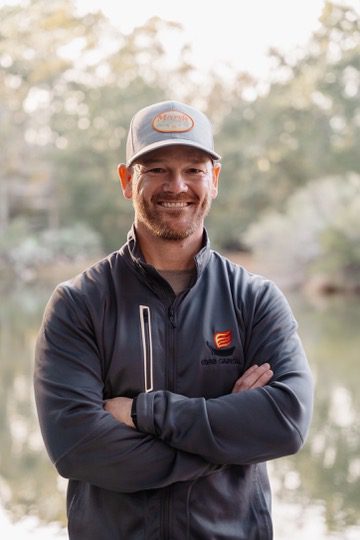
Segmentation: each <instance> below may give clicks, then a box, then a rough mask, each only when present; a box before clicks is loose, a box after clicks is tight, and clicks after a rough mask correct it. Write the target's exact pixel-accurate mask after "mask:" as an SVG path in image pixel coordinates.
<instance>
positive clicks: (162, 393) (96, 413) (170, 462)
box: [35, 230, 313, 540]
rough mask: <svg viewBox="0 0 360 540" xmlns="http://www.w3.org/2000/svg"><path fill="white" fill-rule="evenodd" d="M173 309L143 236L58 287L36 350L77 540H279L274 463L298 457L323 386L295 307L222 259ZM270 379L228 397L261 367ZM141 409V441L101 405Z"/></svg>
mask: <svg viewBox="0 0 360 540" xmlns="http://www.w3.org/2000/svg"><path fill="white" fill-rule="evenodd" d="M195 266H196V276H195V277H194V279H193V281H192V282H191V284H190V286H189V288H188V289H186V290H185V291H183V292H182V293H181V294H179V295H178V296H176V295H175V294H174V292H173V290H172V288H171V287H170V285H169V284H168V282H167V281H165V280H164V279H163V278H162V277H161V276H160V275H159V274H158V272H157V271H156V270H155V269H154V268H153V267H152V266H150V265H148V264H146V263H145V261H144V260H143V258H142V256H141V253H140V252H139V249H138V247H137V244H136V237H135V233H134V230H132V231H130V233H129V235H128V241H127V243H126V244H125V245H124V246H123V247H122V248H121V249H120V250H119V251H117V252H115V253H113V254H111V255H109V256H108V257H107V258H105V259H103V260H102V261H100V262H98V263H97V264H95V265H94V266H92V267H91V268H89V269H87V270H86V271H84V272H83V273H82V274H81V275H79V276H77V277H76V278H74V279H73V280H71V281H67V282H65V283H62V284H61V285H59V286H58V287H57V288H56V290H55V291H54V293H53V295H52V297H51V299H50V301H49V303H48V305H47V308H46V310H45V315H44V320H43V324H42V328H41V331H40V333H39V337H38V340H37V347H36V366H35V396H36V403H37V409H38V415H39V420H40V426H41V430H42V434H43V437H44V441H45V444H46V447H47V450H48V453H49V456H50V458H51V460H52V461H53V463H54V464H55V466H56V468H57V470H58V472H59V473H60V474H61V475H62V476H64V477H66V478H68V479H69V486H68V494H67V511H68V530H69V537H70V539H71V540H122V539H124V540H220V539H221V540H225V539H226V540H235V539H236V540H268V539H271V538H272V523H271V515H270V512H271V494H270V487H269V481H268V476H267V472H266V463H265V462H266V461H267V460H271V459H274V458H279V457H281V456H285V455H288V454H292V453H295V452H297V451H298V450H299V449H300V447H301V446H302V445H303V443H304V440H305V437H306V434H307V430H308V426H309V423H310V418H311V412H312V396H313V386H312V378H311V374H310V371H309V367H308V363H307V360H306V356H305V354H304V350H303V348H302V345H301V342H300V340H299V337H298V335H297V324H296V321H295V319H294V317H293V315H292V312H291V310H290V308H289V305H288V303H287V301H286V299H285V297H284V296H283V294H282V293H281V292H280V291H279V289H278V288H277V287H276V286H275V285H274V284H273V283H272V282H270V281H268V280H266V279H264V278H262V277H260V276H257V275H254V274H251V273H249V272H247V271H246V270H245V269H244V268H242V267H240V266H237V265H235V264H233V263H232V262H230V261H229V260H228V259H226V258H225V257H223V256H221V255H219V254H218V253H216V252H215V251H212V250H211V249H210V246H209V242H208V239H207V235H206V232H204V247H203V248H202V249H201V250H200V251H199V253H198V254H197V255H196V257H195ZM264 362H268V363H269V364H270V365H271V369H272V370H273V372H274V376H273V378H272V379H271V381H270V383H269V384H267V385H266V386H264V387H262V388H256V389H251V390H246V391H242V392H239V393H231V390H232V387H233V385H234V383H235V381H236V380H237V379H238V378H239V377H240V375H241V374H242V373H243V372H244V371H245V370H246V369H247V368H249V367H250V366H252V365H254V364H258V365H260V364H262V363H264ZM116 396H127V397H130V398H134V397H135V396H137V401H136V415H137V429H133V428H130V427H128V426H126V425H125V424H122V423H120V422H118V421H117V420H115V419H114V417H113V416H112V415H111V414H110V413H108V412H106V411H105V410H104V400H106V399H109V398H113V397H116Z"/></svg>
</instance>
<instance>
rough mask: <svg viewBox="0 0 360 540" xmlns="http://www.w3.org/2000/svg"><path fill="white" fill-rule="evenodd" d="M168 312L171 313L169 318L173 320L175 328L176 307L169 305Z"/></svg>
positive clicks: (172, 324) (172, 323)
mask: <svg viewBox="0 0 360 540" xmlns="http://www.w3.org/2000/svg"><path fill="white" fill-rule="evenodd" d="M168 313H169V320H170V322H171V326H172V327H173V328H176V322H175V312H174V308H173V307H172V306H170V307H169V310H168Z"/></svg>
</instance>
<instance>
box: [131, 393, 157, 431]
mask: <svg viewBox="0 0 360 540" xmlns="http://www.w3.org/2000/svg"><path fill="white" fill-rule="evenodd" d="M154 400H155V394H154V393H153V392H151V393H145V392H143V393H141V394H139V395H138V396H137V399H136V420H137V429H138V430H139V431H143V432H144V433H150V434H151V435H156V431H155V423H154Z"/></svg>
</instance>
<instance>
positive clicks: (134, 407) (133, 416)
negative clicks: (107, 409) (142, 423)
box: [130, 396, 138, 429]
mask: <svg viewBox="0 0 360 540" xmlns="http://www.w3.org/2000/svg"><path fill="white" fill-rule="evenodd" d="M136 400H137V396H135V397H134V399H133V401H132V404H131V412H130V416H131V420H132V421H133V423H134V426H135V427H136V429H137V427H138V426H137V414H136Z"/></svg>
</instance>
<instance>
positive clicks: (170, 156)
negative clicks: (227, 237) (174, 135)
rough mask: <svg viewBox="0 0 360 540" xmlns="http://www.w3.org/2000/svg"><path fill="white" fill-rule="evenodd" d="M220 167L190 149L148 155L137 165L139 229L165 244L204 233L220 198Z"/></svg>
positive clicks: (135, 194)
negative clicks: (203, 230)
mask: <svg viewBox="0 0 360 540" xmlns="http://www.w3.org/2000/svg"><path fill="white" fill-rule="evenodd" d="M219 172H220V165H213V163H212V161H211V159H210V158H209V156H208V155H207V154H206V153H205V152H202V151H201V150H197V149H195V148H191V147H188V146H180V145H178V146H170V147H166V148H163V149H157V150H154V151H153V152H150V153H148V154H146V155H145V156H144V157H142V158H141V160H139V161H138V162H137V163H135V164H134V165H133V173H132V178H131V182H130V185H131V198H132V200H133V205H134V209H135V225H136V226H137V227H138V228H139V227H146V228H147V229H148V231H150V232H151V233H152V234H153V235H155V236H157V237H158V238H162V239H164V240H183V239H185V238H188V237H189V236H191V235H192V234H193V233H194V232H196V231H199V230H200V229H201V230H202V228H203V225H204V219H205V216H206V215H207V213H208V212H209V210H210V206H211V201H212V199H213V198H215V197H216V195H217V184H218V176H219Z"/></svg>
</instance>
